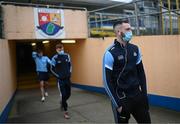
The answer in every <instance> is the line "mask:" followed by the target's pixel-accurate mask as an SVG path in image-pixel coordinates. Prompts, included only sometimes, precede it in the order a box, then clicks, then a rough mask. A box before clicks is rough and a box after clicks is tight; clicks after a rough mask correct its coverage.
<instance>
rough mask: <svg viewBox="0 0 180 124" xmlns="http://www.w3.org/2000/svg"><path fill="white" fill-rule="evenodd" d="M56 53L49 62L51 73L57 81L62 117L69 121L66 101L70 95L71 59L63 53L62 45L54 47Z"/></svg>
mask: <svg viewBox="0 0 180 124" xmlns="http://www.w3.org/2000/svg"><path fill="white" fill-rule="evenodd" d="M56 51H57V54H55V55H54V56H53V58H52V61H51V62H52V65H53V66H52V68H51V71H52V73H53V74H54V75H55V76H56V77H57V79H58V88H59V91H60V92H61V94H62V101H61V108H63V109H64V117H65V118H66V119H69V118H70V116H69V114H68V111H67V108H68V104H67V100H68V98H69V97H70V95H71V81H70V77H71V72H72V67H71V59H70V56H69V54H67V53H64V47H63V45H62V44H57V45H56Z"/></svg>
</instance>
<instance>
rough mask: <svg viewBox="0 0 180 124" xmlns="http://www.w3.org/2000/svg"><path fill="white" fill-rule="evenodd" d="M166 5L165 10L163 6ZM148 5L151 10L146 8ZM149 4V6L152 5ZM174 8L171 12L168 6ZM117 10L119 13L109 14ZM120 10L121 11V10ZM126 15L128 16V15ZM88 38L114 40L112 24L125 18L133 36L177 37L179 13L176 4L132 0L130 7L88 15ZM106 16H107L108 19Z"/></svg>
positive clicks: (104, 10) (110, 7) (168, 1)
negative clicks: (129, 24) (108, 38)
mask: <svg viewBox="0 0 180 124" xmlns="http://www.w3.org/2000/svg"><path fill="white" fill-rule="evenodd" d="M165 1H166V4H168V8H166V7H164V4H165ZM147 2H149V3H150V5H151V6H145V3H147ZM151 3H152V4H151ZM172 5H173V6H176V9H172V7H171V6H172ZM114 7H116V8H117V7H119V10H120V11H119V13H117V11H116V12H115V13H116V14H115V13H108V11H107V10H110V9H111V11H112V10H113V8H114ZM120 8H122V9H120ZM126 11H127V12H128V11H129V13H127V12H126ZM88 14H89V16H88V17H89V18H88V24H89V28H90V29H89V31H90V33H89V35H90V36H91V37H106V36H107V37H108V36H114V33H113V26H112V25H113V23H114V22H115V21H117V20H120V19H124V18H128V20H129V21H130V23H131V26H132V30H133V33H134V34H135V35H169V34H180V9H179V3H178V0H176V1H174V2H172V1H170V0H164V1H162V0H134V1H132V2H131V3H124V4H122V3H121V4H117V5H113V6H108V7H105V8H101V9H97V10H93V11H89V13H88ZM107 15H108V16H107Z"/></svg>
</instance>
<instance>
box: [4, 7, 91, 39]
mask: <svg viewBox="0 0 180 124" xmlns="http://www.w3.org/2000/svg"><path fill="white" fill-rule="evenodd" d="M2 8H3V21H4V31H5V32H4V34H5V38H6V39H35V38H36V37H35V32H34V31H35V27H34V12H33V7H22V6H13V5H3V6H2ZM64 20H65V32H66V38H65V39H72V38H76V39H77V38H87V35H88V33H87V31H88V30H87V13H86V11H81V10H70V9H69V10H68V9H64Z"/></svg>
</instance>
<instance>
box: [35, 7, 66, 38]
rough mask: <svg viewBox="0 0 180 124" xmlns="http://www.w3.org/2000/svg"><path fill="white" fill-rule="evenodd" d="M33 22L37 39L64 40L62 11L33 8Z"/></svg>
mask: <svg viewBox="0 0 180 124" xmlns="http://www.w3.org/2000/svg"><path fill="white" fill-rule="evenodd" d="M34 22H35V23H34V24H35V34H36V38H37V39H59V38H65V29H64V11H63V10H62V9H49V8H34Z"/></svg>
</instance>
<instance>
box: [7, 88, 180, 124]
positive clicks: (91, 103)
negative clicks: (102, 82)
mask: <svg viewBox="0 0 180 124" xmlns="http://www.w3.org/2000/svg"><path fill="white" fill-rule="evenodd" d="M68 103H69V113H70V115H71V118H70V119H68V120H66V119H64V118H63V112H62V111H61V110H60V107H59V106H60V105H59V92H58V90H57V88H56V87H51V88H49V96H48V97H47V99H46V101H45V102H44V103H42V102H41V101H40V91H39V89H28V90H21V91H18V92H17V95H16V97H15V100H14V105H13V108H12V110H11V113H10V115H9V118H8V122H9V123H50V122H53V123H114V118H113V115H112V110H111V105H110V101H109V99H108V97H107V96H105V95H103V94H98V93H94V92H89V91H85V90H80V89H77V88H72V95H71V97H70V99H69V100H68ZM150 113H151V118H152V122H153V123H180V112H175V111H171V110H168V109H164V108H159V107H153V106H151V107H150ZM130 123H135V120H134V119H133V117H132V118H131V119H130Z"/></svg>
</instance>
